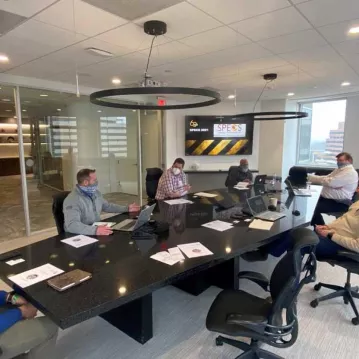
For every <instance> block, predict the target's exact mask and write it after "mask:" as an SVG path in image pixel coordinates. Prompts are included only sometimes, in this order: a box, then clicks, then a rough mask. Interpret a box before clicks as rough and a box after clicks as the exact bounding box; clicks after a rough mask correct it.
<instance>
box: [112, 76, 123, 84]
mask: <svg viewBox="0 0 359 359" xmlns="http://www.w3.org/2000/svg"><path fill="white" fill-rule="evenodd" d="M112 83H113V84H114V85H119V84H120V83H121V80H120V79H119V78H118V77H114V78H113V79H112Z"/></svg>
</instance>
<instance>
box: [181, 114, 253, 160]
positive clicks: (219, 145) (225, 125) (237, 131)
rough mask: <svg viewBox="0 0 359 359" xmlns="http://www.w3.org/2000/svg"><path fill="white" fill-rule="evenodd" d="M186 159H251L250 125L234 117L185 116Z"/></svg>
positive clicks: (251, 130)
mask: <svg viewBox="0 0 359 359" xmlns="http://www.w3.org/2000/svg"><path fill="white" fill-rule="evenodd" d="M185 126H186V135H185V141H186V143H185V154H186V156H237V155H251V154H252V147H253V121H251V120H245V119H237V118H236V117H235V116H186V118H185Z"/></svg>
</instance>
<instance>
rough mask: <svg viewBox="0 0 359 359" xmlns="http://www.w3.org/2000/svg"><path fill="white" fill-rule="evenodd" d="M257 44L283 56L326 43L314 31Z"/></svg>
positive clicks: (296, 33)
mask: <svg viewBox="0 0 359 359" xmlns="http://www.w3.org/2000/svg"><path fill="white" fill-rule="evenodd" d="M259 44H260V45H262V46H263V47H265V48H266V49H268V50H270V51H271V52H273V53H275V54H284V53H286V52H291V51H296V50H301V49H305V48H310V47H316V46H325V45H326V42H325V40H324V39H323V38H322V37H321V36H320V35H319V34H318V33H317V32H316V31H315V30H304V31H300V32H295V33H293V34H289V35H283V36H279V37H274V38H271V39H267V40H263V41H260V42H259Z"/></svg>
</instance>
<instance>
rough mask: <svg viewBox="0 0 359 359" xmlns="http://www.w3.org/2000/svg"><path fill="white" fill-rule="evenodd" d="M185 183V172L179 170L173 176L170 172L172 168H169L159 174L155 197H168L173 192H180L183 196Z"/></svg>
mask: <svg viewBox="0 0 359 359" xmlns="http://www.w3.org/2000/svg"><path fill="white" fill-rule="evenodd" d="M186 184H187V177H186V174H185V173H184V172H181V173H180V174H179V175H177V176H175V175H174V174H173V172H172V168H170V169H168V170H167V171H166V172H165V173H164V174H163V175H162V176H161V178H160V181H159V182H158V187H157V193H156V199H159V200H161V199H165V198H170V194H171V193H173V192H180V193H181V196H184V195H185V194H186V193H187V191H185V190H184V189H183V187H184V186H185V185H186Z"/></svg>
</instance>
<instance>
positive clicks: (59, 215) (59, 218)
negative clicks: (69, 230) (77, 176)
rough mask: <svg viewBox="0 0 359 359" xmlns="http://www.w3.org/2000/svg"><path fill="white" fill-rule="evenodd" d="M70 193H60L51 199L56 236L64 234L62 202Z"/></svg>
mask: <svg viewBox="0 0 359 359" xmlns="http://www.w3.org/2000/svg"><path fill="white" fill-rule="evenodd" d="M69 193H70V192H61V193H58V194H55V195H54V196H53V197H52V214H53V216H54V219H55V223H56V228H57V232H58V234H61V233H64V232H65V228H64V225H65V218H64V212H63V207H64V201H65V198H66V197H67V196H68V195H69Z"/></svg>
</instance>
